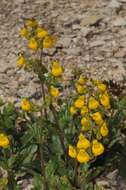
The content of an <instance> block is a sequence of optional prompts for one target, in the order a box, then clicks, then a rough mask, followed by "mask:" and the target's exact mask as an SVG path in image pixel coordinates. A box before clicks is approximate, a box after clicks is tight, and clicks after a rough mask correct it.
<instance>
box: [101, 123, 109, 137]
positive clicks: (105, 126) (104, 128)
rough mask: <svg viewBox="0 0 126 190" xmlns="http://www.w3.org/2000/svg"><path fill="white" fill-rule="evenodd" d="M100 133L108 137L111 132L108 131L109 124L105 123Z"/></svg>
mask: <svg viewBox="0 0 126 190" xmlns="http://www.w3.org/2000/svg"><path fill="white" fill-rule="evenodd" d="M100 133H101V135H102V136H103V137H106V136H107V135H108V133H109V130H108V127H107V124H106V122H104V123H103V124H102V126H101V128H100Z"/></svg>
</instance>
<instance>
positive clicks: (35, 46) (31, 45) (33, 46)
mask: <svg viewBox="0 0 126 190" xmlns="http://www.w3.org/2000/svg"><path fill="white" fill-rule="evenodd" d="M28 47H29V48H30V49H32V50H37V49H38V43H37V40H36V39H35V38H31V39H30V40H29V43H28Z"/></svg>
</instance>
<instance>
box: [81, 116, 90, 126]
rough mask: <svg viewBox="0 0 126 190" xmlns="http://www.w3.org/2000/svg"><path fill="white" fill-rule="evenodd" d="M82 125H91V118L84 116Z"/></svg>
mask: <svg viewBox="0 0 126 190" xmlns="http://www.w3.org/2000/svg"><path fill="white" fill-rule="evenodd" d="M81 125H82V126H89V125H90V120H89V118H86V117H82V119H81Z"/></svg>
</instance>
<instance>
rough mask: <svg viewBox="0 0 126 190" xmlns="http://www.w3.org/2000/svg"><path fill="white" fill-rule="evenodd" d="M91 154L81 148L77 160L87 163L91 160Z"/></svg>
mask: <svg viewBox="0 0 126 190" xmlns="http://www.w3.org/2000/svg"><path fill="white" fill-rule="evenodd" d="M90 159H91V158H90V156H89V154H88V153H87V152H86V151H85V150H83V149H80V150H79V152H78V154H77V161H78V162H80V163H87V162H89V160H90Z"/></svg>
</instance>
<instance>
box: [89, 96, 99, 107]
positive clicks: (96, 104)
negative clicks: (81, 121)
mask: <svg viewBox="0 0 126 190" xmlns="http://www.w3.org/2000/svg"><path fill="white" fill-rule="evenodd" d="M88 107H89V109H92V110H93V109H97V108H98V107H99V102H98V101H97V100H96V99H95V98H94V97H90V98H89V103H88Z"/></svg>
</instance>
